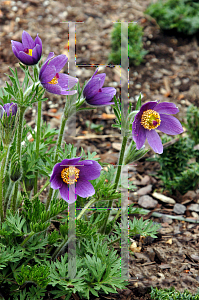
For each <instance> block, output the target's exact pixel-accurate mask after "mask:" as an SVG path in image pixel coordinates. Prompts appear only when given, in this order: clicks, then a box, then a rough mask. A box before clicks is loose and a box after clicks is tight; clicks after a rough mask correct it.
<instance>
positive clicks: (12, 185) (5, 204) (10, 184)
mask: <svg viewBox="0 0 199 300" xmlns="http://www.w3.org/2000/svg"><path fill="white" fill-rule="evenodd" d="M13 187H14V182H13V181H12V180H10V183H9V186H8V189H7V192H6V195H5V199H4V219H5V217H6V210H7V207H8V205H9V203H10V199H11V196H12V190H13Z"/></svg>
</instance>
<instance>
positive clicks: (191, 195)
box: [183, 191, 196, 200]
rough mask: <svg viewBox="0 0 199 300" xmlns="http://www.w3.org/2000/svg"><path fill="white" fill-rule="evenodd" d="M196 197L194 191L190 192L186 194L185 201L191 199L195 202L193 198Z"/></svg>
mask: <svg viewBox="0 0 199 300" xmlns="http://www.w3.org/2000/svg"><path fill="white" fill-rule="evenodd" d="M195 196H196V193H195V192H194V191H188V192H187V193H186V194H184V195H183V200H184V199H190V200H193V198H194V197H195Z"/></svg>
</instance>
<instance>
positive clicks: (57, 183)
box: [51, 174, 64, 190]
mask: <svg viewBox="0 0 199 300" xmlns="http://www.w3.org/2000/svg"><path fill="white" fill-rule="evenodd" d="M63 184H64V182H63V180H62V178H61V174H59V176H58V175H57V176H55V177H54V179H53V180H52V181H51V188H52V189H54V190H57V189H60V188H61V187H62V186H63Z"/></svg>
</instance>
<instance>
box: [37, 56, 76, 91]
mask: <svg viewBox="0 0 199 300" xmlns="http://www.w3.org/2000/svg"><path fill="white" fill-rule="evenodd" d="M53 57H54V53H53V52H50V53H49V55H48V58H47V59H46V61H45V63H44V64H43V66H42V67H41V70H40V73H39V80H40V81H41V84H42V85H43V87H44V88H45V89H46V90H47V91H48V92H50V93H53V94H58V95H74V94H76V92H77V91H75V90H73V91H69V89H71V88H72V87H74V85H75V84H76V83H77V82H78V79H77V78H74V77H71V76H69V75H66V74H63V73H59V72H60V71H61V69H62V68H63V67H64V66H65V64H66V62H67V60H68V58H67V56H66V55H63V54H62V55H58V56H57V57H55V58H53ZM52 58H53V59H52ZM49 61H50V62H49Z"/></svg>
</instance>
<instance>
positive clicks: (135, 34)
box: [109, 23, 147, 66]
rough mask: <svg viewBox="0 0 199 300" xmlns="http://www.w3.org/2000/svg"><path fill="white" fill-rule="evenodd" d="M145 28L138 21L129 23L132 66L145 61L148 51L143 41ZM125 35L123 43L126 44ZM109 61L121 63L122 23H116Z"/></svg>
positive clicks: (130, 62) (130, 61)
mask: <svg viewBox="0 0 199 300" xmlns="http://www.w3.org/2000/svg"><path fill="white" fill-rule="evenodd" d="M142 36H143V28H142V27H141V26H140V25H139V24H136V23H130V24H129V25H128V44H129V46H128V47H129V48H128V55H129V64H130V66H133V65H135V66H138V65H140V64H141V63H142V62H143V61H144V56H145V55H146V54H147V51H146V50H145V49H144V48H143V42H142ZM125 39H126V37H125V36H122V43H124V44H125ZM109 62H111V63H112V64H119V65H120V64H121V23H116V24H114V27H113V30H112V33H111V53H110V55H109Z"/></svg>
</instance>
